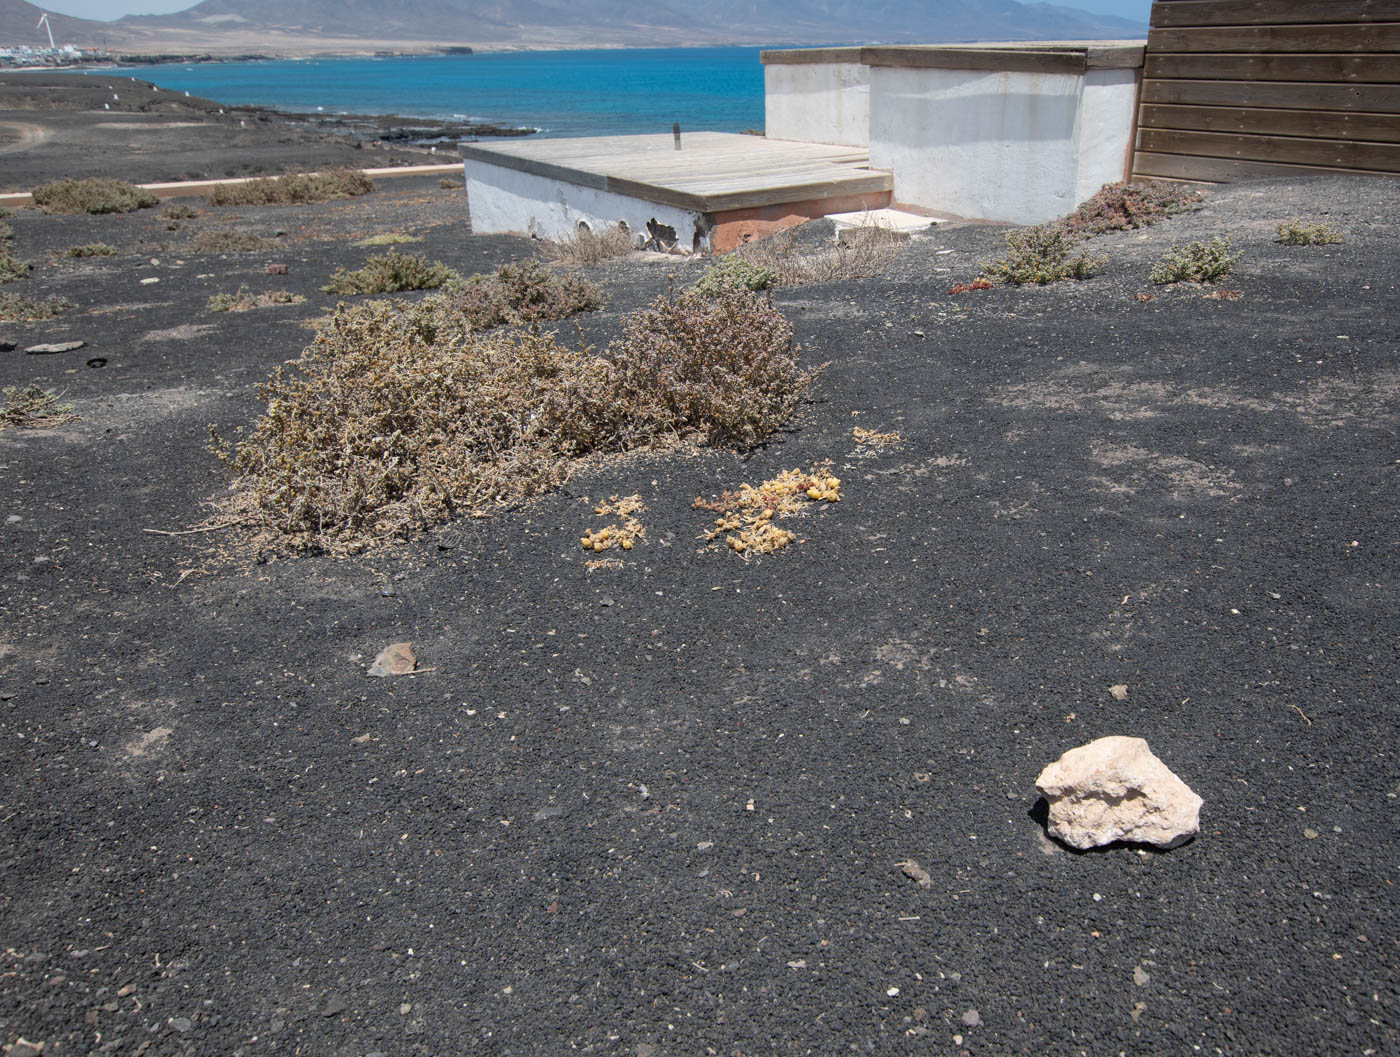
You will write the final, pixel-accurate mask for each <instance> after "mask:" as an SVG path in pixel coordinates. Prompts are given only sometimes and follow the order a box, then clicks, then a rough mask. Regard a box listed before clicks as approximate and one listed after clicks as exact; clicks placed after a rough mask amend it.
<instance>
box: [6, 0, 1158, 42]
mask: <svg viewBox="0 0 1400 1057" xmlns="http://www.w3.org/2000/svg"><path fill="white" fill-rule="evenodd" d="M41 13H42V12H41V8H39V7H37V6H35V5H34V4H31V3H29V2H28V0H0V43H5V44H30V45H31V46H34V45H38V46H42V45H46V44H47V42H48V41H47V35H46V34H45V33H44V31H43V30H42V29H36V28H35V26H36V23H37V22H38V19H39V15H40V14H41ZM50 24H51V25H52V27H53V31H54V37H55V39H56V40H58V41H59V43H73V44H78V45H80V46H87V47H93V46H106V47H108V48H111V49H114V50H133V49H139V50H142V51H144V52H147V53H151V54H160V53H162V52H166V53H171V52H173V53H182V52H189V51H208V52H211V53H219V52H221V51H247V50H249V48H250V46H255V45H257V44H258V42H262V43H263V44H265V45H266V48H262V47H259V48H258V49H257V50H271V51H276V50H279V49H285V48H293V49H297V50H318V51H325V50H335V47H336V46H337V45H341V46H344V45H358V48H359V49H360V50H372V49H374V48H378V47H401V46H418V47H421V48H424V49H430V48H432V47H434V46H443V45H459V44H467V45H478V46H485V47H532V46H533V47H566V46H569V45H571V44H572V45H574V46H634V47H635V46H646V45H648V44H651V45H655V46H661V47H665V46H675V45H687V44H770V43H780V42H781V43H796V42H811V43H823V42H831V43H846V42H876V41H879V42H885V43H940V42H959V41H972V40H1045V39H1058V38H1069V39H1085V40H1091V39H1106V38H1124V37H1131V36H1139V35H1142V34H1143V33H1145V31H1146V26H1145V25H1144V24H1142V23H1138V22H1134V21H1132V20H1129V19H1122V18H1115V17H1111V16H1104V15H1096V14H1092V13H1090V12H1087V11H1081V10H1079V9H1077V8H1073V7H1067V6H1061V5H1055V4H1048V3H1031V4H1026V3H1020V2H1018V0H865V2H859V0H713V2H712V3H710V4H708V5H706V7H705V9H704V11H703V13H701V12H700V11H698V10H693V9H691V8H688V7H686V6H684V5H683V4H680V3H677V2H676V0H656V2H649V0H515V2H502V0H419V2H415V3H414V4H413V5H412V6H409V7H400V6H398V5H389V4H384V3H376V2H374V0H203V2H201V3H199V4H196V5H194V6H193V7H191V8H188V9H186V10H184V11H180V12H176V13H174V14H166V15H128V16H126V17H124V18H121V19H118V20H117V21H115V22H98V21H94V20H91V19H82V18H73V17H70V16H67V15H57V14H54V15H51V16H50Z"/></svg>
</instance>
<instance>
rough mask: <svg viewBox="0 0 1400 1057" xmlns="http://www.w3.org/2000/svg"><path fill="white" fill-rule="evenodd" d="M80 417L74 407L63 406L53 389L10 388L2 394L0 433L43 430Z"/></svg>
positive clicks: (0, 392) (9, 386) (34, 386)
mask: <svg viewBox="0 0 1400 1057" xmlns="http://www.w3.org/2000/svg"><path fill="white" fill-rule="evenodd" d="M77 417H78V416H77V415H76V414H75V413H74V410H73V405H72V404H65V403H63V402H62V401H61V400H60V399H59V396H58V394H57V393H55V392H53V391H52V390H51V389H41V388H39V386H37V385H26V386H25V387H24V388H23V389H20V388H18V387H16V386H13V385H7V386H5V388H4V390H3V391H0V430H5V429H44V428H46V427H48V426H57V425H61V424H62V423H64V422H70V421H72V420H73V419H75V418H77Z"/></svg>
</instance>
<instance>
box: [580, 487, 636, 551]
mask: <svg viewBox="0 0 1400 1057" xmlns="http://www.w3.org/2000/svg"><path fill="white" fill-rule="evenodd" d="M645 510H646V504H645V503H643V502H642V497H641V496H639V495H629V496H611V497H609V499H608V501H607V502H606V503H600V504H598V506H596V507H594V508H593V513H595V514H597V515H598V516H599V517H607V516H609V515H612V516H613V517H620V518H622V523H621V524H620V525H604V526H603V527H602V528H600V529H599V530H598V531H597V532H586V533H584V535H583V536H582V537H580V539H579V542H580V543H582V544H583V549H584V550H586V551H594V552H597V553H601V552H603V551H605V550H608V549H609V548H612V547H621V548H622V549H623V550H625V551H630V550H631V549H632V548H633V547H634V546H636V544H637V541H638V540H640V539H642V538H643V537H644V536H645V535H646V534H647V530H646V526H645V525H643V524H642V523H641V522H640V521H638V520H637V518H636V516H635V515H637V514H640V513H642V512H643V511H645Z"/></svg>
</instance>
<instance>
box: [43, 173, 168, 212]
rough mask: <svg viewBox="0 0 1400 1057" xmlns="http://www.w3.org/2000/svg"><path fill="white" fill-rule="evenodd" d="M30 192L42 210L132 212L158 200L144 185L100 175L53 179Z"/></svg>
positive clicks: (148, 206)
mask: <svg viewBox="0 0 1400 1057" xmlns="http://www.w3.org/2000/svg"><path fill="white" fill-rule="evenodd" d="M33 193H34V204H35V205H36V206H38V207H39V208H40V209H42V210H43V211H44V212H45V213H132V212H135V211H136V210H138V209H149V208H150V207H151V206H153V205H155V204H156V203H157V202H159V201H160V199H158V198H157V197H156V196H155V195H153V194H151V192H150V191H147V190H146V189H145V188H142V187H137V186H136V185H135V184H129V183H127V182H126V181H125V180H109V179H107V178H106V177H102V176H91V177H89V178H88V179H86V180H56V181H54V182H53V183H47V184H43V185H41V186H39V187H36V188H34V192H33Z"/></svg>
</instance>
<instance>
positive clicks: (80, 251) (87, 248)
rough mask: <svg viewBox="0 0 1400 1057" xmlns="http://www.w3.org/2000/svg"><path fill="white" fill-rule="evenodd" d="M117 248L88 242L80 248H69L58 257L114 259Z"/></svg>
mask: <svg viewBox="0 0 1400 1057" xmlns="http://www.w3.org/2000/svg"><path fill="white" fill-rule="evenodd" d="M116 255H117V248H116V247H115V246H112V245H109V244H108V243H106V242H88V243H85V244H84V245H82V246H69V247H68V248H67V249H66V250H64V251H63V252H62V253H60V254H59V256H60V257H115V256H116Z"/></svg>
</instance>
